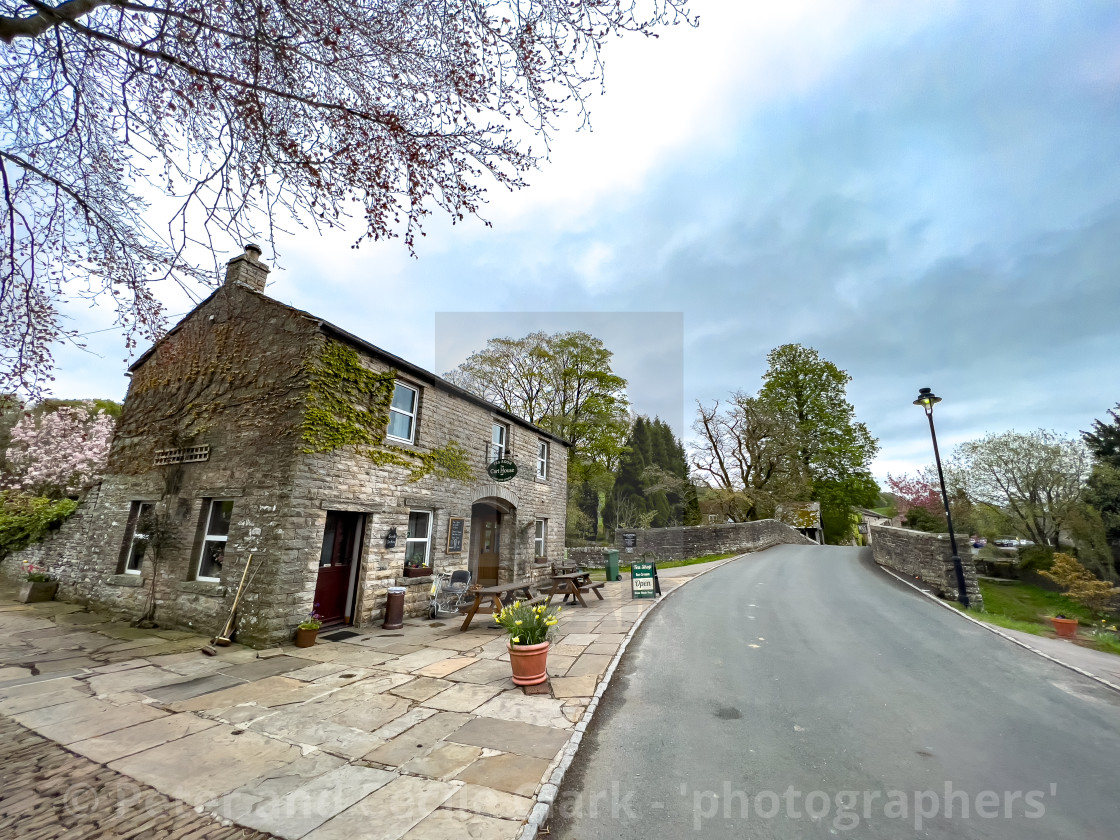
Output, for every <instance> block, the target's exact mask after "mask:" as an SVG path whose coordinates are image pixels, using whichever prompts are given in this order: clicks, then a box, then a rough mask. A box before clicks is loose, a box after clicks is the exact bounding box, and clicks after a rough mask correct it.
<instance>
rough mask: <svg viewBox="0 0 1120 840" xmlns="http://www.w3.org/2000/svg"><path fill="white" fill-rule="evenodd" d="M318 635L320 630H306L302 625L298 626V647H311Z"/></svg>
mask: <svg viewBox="0 0 1120 840" xmlns="http://www.w3.org/2000/svg"><path fill="white" fill-rule="evenodd" d="M318 635H319V631H318V630H304V629H303V628H302V627H297V628H296V647H311V646H312V645H313V644H315V638H316V637H317V636H318Z"/></svg>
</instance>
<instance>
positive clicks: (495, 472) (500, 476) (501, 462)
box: [486, 458, 517, 481]
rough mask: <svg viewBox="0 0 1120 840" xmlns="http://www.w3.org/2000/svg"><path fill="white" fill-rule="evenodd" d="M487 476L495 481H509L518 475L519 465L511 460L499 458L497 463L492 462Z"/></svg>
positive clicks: (487, 470) (487, 469)
mask: <svg viewBox="0 0 1120 840" xmlns="http://www.w3.org/2000/svg"><path fill="white" fill-rule="evenodd" d="M486 474H487V475H488V476H490V477H491V478H492V479H494V480H495V481H509V480H510V479H511V478H513V477H514V476H515V475H517V464H515V463H513V461H511V460H510V459H509V458H499V459H498V460H497V461H491V462H490V466H488V467H487V468H486Z"/></svg>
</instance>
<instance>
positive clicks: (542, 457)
mask: <svg viewBox="0 0 1120 840" xmlns="http://www.w3.org/2000/svg"><path fill="white" fill-rule="evenodd" d="M551 451H552V447H550V446H549V445H548V441H547V440H539V439H538V440H537V478H539V479H540V480H541V481H548V456H549V455H550V454H551Z"/></svg>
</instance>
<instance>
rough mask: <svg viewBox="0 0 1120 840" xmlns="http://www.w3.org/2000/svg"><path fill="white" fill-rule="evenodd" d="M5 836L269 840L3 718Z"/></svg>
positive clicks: (0, 773) (0, 766) (0, 829)
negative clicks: (163, 793)
mask: <svg viewBox="0 0 1120 840" xmlns="http://www.w3.org/2000/svg"><path fill="white" fill-rule="evenodd" d="M0 837H12V838H14V837H18V838H20V840H102V838H103V839H104V840H109V838H112V840H129V838H134V837H135V838H144V840H235V838H236V840H270V838H271V835H269V834H262V833H261V832H259V831H251V830H249V829H247V828H241V827H239V826H233V825H222V823H221V822H219V821H218V820H216V819H214V818H213V817H211V816H209V815H208V814H199V813H197V812H195V810H194V809H193V808H191V807H190V806H189V805H186V804H184V803H182V802H179V801H177V800H174V799H169V798H168V797H166V796H164V795H162V794H161V793H159V792H158V791H156V790H155V789H153V788H150V787H148V786H147V785H141V784H138V783H137V782H134V781H133V780H132V779H130V778H128V777H127V776H124V775H122V774H120V773H117V772H116V771H114V770H110V769H109V768H108V767H102V766H101V765H100V764H96V763H95V762H92V761H90V760H88V759H85V758H82V757H81V756H77V755H74V754H73V753H71V752H69V751H68V750H65V749H63V748H62V747H60V746H58V745H57V744H55V743H54V742H52V741H48V740H47V739H46V738H42V737H40V736H39V735H36V734H35V733H34V732H31V731H29V730H27V729H24V728H23V727H22V726H20V725H19V724H18V723H16V722H15V721H13V720H12V719H11V718H8V717H5V716H4V715H0Z"/></svg>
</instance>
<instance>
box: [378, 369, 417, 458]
mask: <svg viewBox="0 0 1120 840" xmlns="http://www.w3.org/2000/svg"><path fill="white" fill-rule="evenodd" d="M397 388H404V389H406V390H408V391H411V392H412V411H405V410H404V409H403V408H397V407H396V406H395V405H393V403H392V401H391V400H390V402H389V419H390V420H391V419H392V418H393V414H394V413H395V414H400V415H401V416H403V417H407V418H408V437H406V438H403V437H397V436H396V435H391V434H389V432H388V428H389V427H388V426H386V427H385V429H386V431H385V437H387V438H389V439H390V440H399V441H401V442H402V443H413V442H414V441H415V440H416V415H417V414H418V413H419V411H420V389H419V388H413V387H412V386H411V385H405V384H404V383H403V382H397V383H396V384H394V386H393V392H394V396H395V395H396V390H397Z"/></svg>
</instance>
